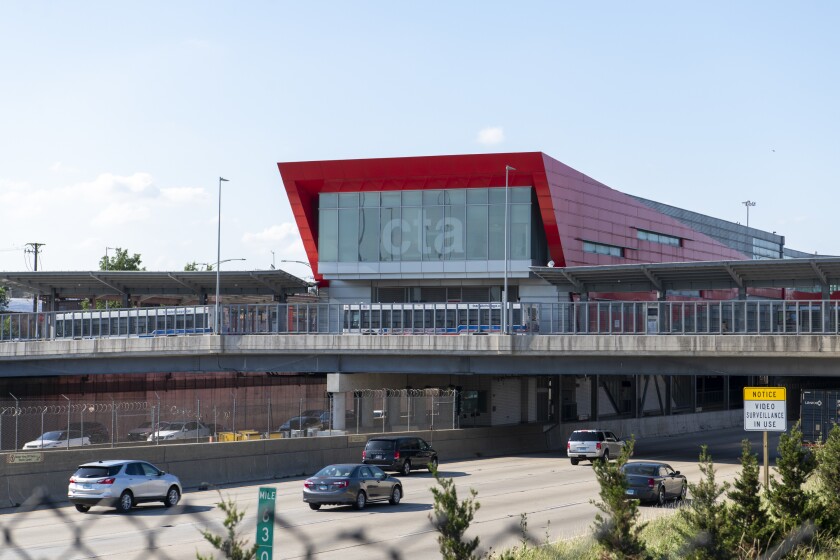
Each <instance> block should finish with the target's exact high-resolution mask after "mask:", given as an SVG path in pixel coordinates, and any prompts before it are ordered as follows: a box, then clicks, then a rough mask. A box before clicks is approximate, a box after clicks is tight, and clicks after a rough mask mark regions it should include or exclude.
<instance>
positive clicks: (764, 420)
mask: <svg viewBox="0 0 840 560" xmlns="http://www.w3.org/2000/svg"><path fill="white" fill-rule="evenodd" d="M744 429H745V430H747V431H760V432H764V438H763V439H764V487H765V488H768V487H769V484H770V457H769V453H768V451H767V432H784V431H787V390H786V388H785V387H744Z"/></svg>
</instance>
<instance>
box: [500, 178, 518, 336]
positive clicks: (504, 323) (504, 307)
mask: <svg viewBox="0 0 840 560" xmlns="http://www.w3.org/2000/svg"><path fill="white" fill-rule="evenodd" d="M511 171H516V168H514V167H511V166H510V165H506V166H505V286H504V292H503V293H502V334H509V333H508V330H509V325H508V260H509V257H508V244H509V240H508V237H509V235H508V222H509V221H510V220H509V219H508V196H509V194H508V193H509V190H510V189H509V188H508V187H509V180H508V177H509V174H510V172H511Z"/></svg>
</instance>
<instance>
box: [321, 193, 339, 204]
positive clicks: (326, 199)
mask: <svg viewBox="0 0 840 560" xmlns="http://www.w3.org/2000/svg"><path fill="white" fill-rule="evenodd" d="M318 201H319V204H320V205H321V208H336V207H338V193H321V195H320V196H319V197H318Z"/></svg>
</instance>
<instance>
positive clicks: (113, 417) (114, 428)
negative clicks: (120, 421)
mask: <svg viewBox="0 0 840 560" xmlns="http://www.w3.org/2000/svg"><path fill="white" fill-rule="evenodd" d="M116 434H117V405H116V403H115V402H114V399H111V447H112V448H113V447H114V437H115V436H116Z"/></svg>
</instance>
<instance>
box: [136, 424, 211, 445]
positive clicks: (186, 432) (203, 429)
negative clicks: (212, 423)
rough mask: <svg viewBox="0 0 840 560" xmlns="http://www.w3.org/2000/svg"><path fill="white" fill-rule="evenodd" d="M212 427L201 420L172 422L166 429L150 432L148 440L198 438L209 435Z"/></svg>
mask: <svg viewBox="0 0 840 560" xmlns="http://www.w3.org/2000/svg"><path fill="white" fill-rule="evenodd" d="M209 435H210V428H208V427H207V426H205V425H204V424H202V423H201V422H197V421H192V422H170V423H169V425H168V426H167V427H166V429H165V430H160V431H157V430H156V431H154V432H152V433H151V434H149V438H148V441H158V440H160V441H171V440H176V439H197V438H203V437H208V436H209Z"/></svg>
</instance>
